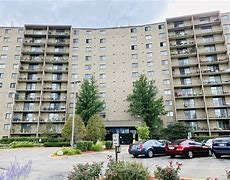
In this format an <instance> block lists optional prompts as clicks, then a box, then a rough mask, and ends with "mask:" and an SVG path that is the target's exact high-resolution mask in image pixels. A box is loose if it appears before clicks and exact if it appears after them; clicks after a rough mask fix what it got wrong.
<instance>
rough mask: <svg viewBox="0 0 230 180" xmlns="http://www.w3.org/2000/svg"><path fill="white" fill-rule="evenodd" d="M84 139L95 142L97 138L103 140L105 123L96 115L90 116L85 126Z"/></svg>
mask: <svg viewBox="0 0 230 180" xmlns="http://www.w3.org/2000/svg"><path fill="white" fill-rule="evenodd" d="M86 130H87V131H86V139H87V140H90V141H94V142H96V141H97V140H100V141H101V140H104V137H105V132H106V130H105V125H104V123H103V121H102V119H101V118H100V117H99V116H98V115H94V116H92V117H91V118H90V119H89V121H88V124H87V126H86Z"/></svg>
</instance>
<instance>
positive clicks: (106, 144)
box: [105, 141, 113, 149]
mask: <svg viewBox="0 0 230 180" xmlns="http://www.w3.org/2000/svg"><path fill="white" fill-rule="evenodd" d="M105 148H106V149H112V148H113V142H112V141H105Z"/></svg>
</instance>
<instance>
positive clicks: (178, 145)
mask: <svg viewBox="0 0 230 180" xmlns="http://www.w3.org/2000/svg"><path fill="white" fill-rule="evenodd" d="M166 153H167V154H168V155H169V156H171V157H172V158H174V157H175V156H176V155H180V156H185V157H186V158H189V159H191V158H193V157H195V156H210V155H211V150H210V148H209V147H208V146H205V145H204V144H201V143H199V142H196V141H193V140H190V139H179V140H176V141H174V142H173V143H171V144H168V145H166Z"/></svg>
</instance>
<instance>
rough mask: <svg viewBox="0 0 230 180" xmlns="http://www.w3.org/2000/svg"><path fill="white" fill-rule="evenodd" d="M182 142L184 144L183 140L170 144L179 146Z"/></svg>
mask: <svg viewBox="0 0 230 180" xmlns="http://www.w3.org/2000/svg"><path fill="white" fill-rule="evenodd" d="M182 142H184V139H179V140H176V141H174V142H172V144H173V145H179V144H181V143H182Z"/></svg>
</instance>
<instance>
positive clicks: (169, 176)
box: [154, 161, 181, 180]
mask: <svg viewBox="0 0 230 180" xmlns="http://www.w3.org/2000/svg"><path fill="white" fill-rule="evenodd" d="M180 169H181V164H179V163H176V167H175V168H174V167H173V162H172V161H170V162H169V165H168V166H166V167H165V168H163V167H160V166H156V170H155V171H154V175H155V178H157V179H159V180H179V179H180V177H179V172H180Z"/></svg>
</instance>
